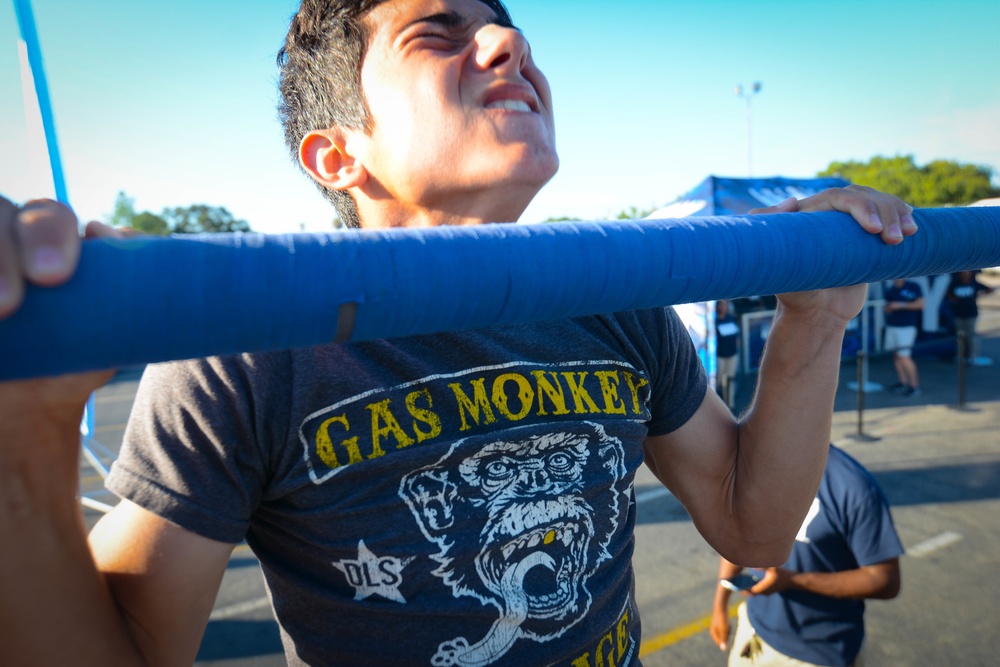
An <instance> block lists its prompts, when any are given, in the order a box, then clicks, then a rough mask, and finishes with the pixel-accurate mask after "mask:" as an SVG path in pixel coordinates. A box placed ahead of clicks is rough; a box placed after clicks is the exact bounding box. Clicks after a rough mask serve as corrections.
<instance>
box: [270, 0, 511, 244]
mask: <svg viewBox="0 0 1000 667" xmlns="http://www.w3.org/2000/svg"><path fill="white" fill-rule="evenodd" d="M383 2H386V0H302V4H301V5H300V7H299V11H298V12H297V13H296V14H295V16H294V17H293V18H292V23H291V26H289V28H288V35H287V36H286V38H285V45H284V46H283V47H282V48H281V50H280V51H279V52H278V67H279V68H280V70H281V71H280V75H279V80H278V90H279V93H280V95H281V101H280V103H279V104H278V115H279V117H280V119H281V123H282V125H283V126H284V128H285V144H286V145H287V146H288V150H289V151H290V152H291V154H292V159H293V160H294V161H295V163H296V164H298V152H299V144H300V143H301V142H302V138H303V137H305V135H306V134H308V133H309V132H311V131H313V130H320V129H328V128H332V127H339V128H343V129H349V130H358V129H363V130H364V131H366V132H370V131H371V129H372V127H371V114H370V112H369V110H368V105H367V103H366V101H365V97H364V93H363V91H362V90H361V62H362V60H363V59H364V55H365V52H366V50H367V48H368V42H369V39H370V36H371V35H370V27H369V26H368V25H367V24H366V23H365V20H364V19H365V17H366V16H367V15H368V13H369V12H370V11H371V10H372V9H374V8H375V7H377V6H378V5H380V4H382V3H383ZM480 2H482V3H483V4H484V5H486V6H488V7H489V8H490V9H492V10H493V11H494V12H496V14H497V16H498V18H499V20H500V23H502V24H504V25H511V18H510V13H509V12H508V11H507V8H506V7H504V6H503V3H502V2H501V0H480ZM319 187H320V190H321V191H322V192H323V195H324V196H325V197H326V198H327V199H329V200H330V201H331V202H333V205H334V207H336V209H337V215H338V216H339V217H340V220H341V221H342V222H343V223H344V224H345V225H346V226H348V227H360V220H359V219H358V207H357V204H356V203H355V201H354V197H352V196H351V194H350V193H349V192H347V191H344V190H331V189H329V188H326V187H323V186H322V185H321V186H319Z"/></svg>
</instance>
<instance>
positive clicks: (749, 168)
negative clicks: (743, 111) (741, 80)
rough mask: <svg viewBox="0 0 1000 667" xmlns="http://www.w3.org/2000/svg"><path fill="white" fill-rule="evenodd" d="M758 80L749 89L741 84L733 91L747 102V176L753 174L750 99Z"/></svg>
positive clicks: (758, 90) (756, 91) (757, 91)
mask: <svg viewBox="0 0 1000 667" xmlns="http://www.w3.org/2000/svg"><path fill="white" fill-rule="evenodd" d="M760 87H761V86H760V81H754V82H753V86H751V87H750V89H749V90H744V89H743V86H742V85H740V86H736V89H735V90H734V92H735V93H736V96H737V97H742V98H743V99H744V100H746V103H747V176H751V177H752V176H753V143H752V141H751V139H750V137H751V134H750V100H751V99H753V96H754V95H756V94H757V93H759V92H760Z"/></svg>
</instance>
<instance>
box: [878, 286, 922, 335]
mask: <svg viewBox="0 0 1000 667" xmlns="http://www.w3.org/2000/svg"><path fill="white" fill-rule="evenodd" d="M923 295H924V293H923V290H921V289H920V285H918V284H917V283H915V282H911V281H909V280H907V281H906V282H905V283H903V285H902V287H896V285H895V283H893V285H892V286H891V287H889V288H888V289H887V290H886V291H885V301H886V303H888V302H890V301H897V302H900V301H901V302H903V303H913V302H914V301H916V300H917V299H919V298H920V297H922V296H923ZM921 317H922V315H921V313H920V311H919V310H894V311H893V312H891V313H886V314H885V323H886V324H887V325H888V326H890V327H915V326H919V325H920V318H921Z"/></svg>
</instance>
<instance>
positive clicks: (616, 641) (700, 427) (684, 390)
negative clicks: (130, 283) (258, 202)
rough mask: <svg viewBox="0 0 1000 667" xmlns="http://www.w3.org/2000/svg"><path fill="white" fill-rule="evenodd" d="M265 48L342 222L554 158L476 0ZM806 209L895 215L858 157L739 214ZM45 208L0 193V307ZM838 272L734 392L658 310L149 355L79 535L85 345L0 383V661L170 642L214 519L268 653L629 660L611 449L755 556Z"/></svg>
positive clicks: (521, 49)
mask: <svg viewBox="0 0 1000 667" xmlns="http://www.w3.org/2000/svg"><path fill="white" fill-rule="evenodd" d="M279 63H280V67H281V73H280V75H279V80H280V86H281V97H282V106H281V116H282V118H283V121H284V125H285V130H286V143H287V145H288V148H289V150H290V152H291V153H292V155H294V156H295V158H296V160H297V162H298V163H299V165H300V166H301V167H302V169H303V170H304V171H305V172H306V173H307V174H308V175H309V177H310V178H311V179H312V180H313V181H314V182H315V183H316V184H317V185H318V186H319V188H320V189H321V190H322V191H323V193H324V194H326V195H327V196H328V197H329V198H330V199H331V201H332V202H333V203H334V205H335V206H336V207H337V209H338V212H339V213H340V218H341V219H342V220H344V221H345V223H346V224H348V225H349V226H352V227H361V228H362V229H372V230H374V229H384V228H389V227H427V226H440V225H479V224H488V223H513V222H515V221H517V220H518V219H519V218H520V217H521V215H522V213H523V212H524V210H525V208H526V207H527V206H528V204H529V202H530V201H531V200H532V199H533V198H534V197H535V195H536V194H537V193H538V191H539V190H541V188H542V186H543V185H544V184H545V183H546V182H548V180H549V179H550V178H551V177H552V176H553V175H554V174H555V172H556V169H557V168H558V164H559V160H558V156H557V154H556V150H555V116H554V113H553V110H552V109H553V107H552V97H551V93H550V89H549V86H548V83H547V81H546V79H545V77H544V75H543V74H542V72H541V70H539V68H538V67H537V66H536V65H535V63H534V60H533V59H532V56H531V48H530V47H529V45H528V42H527V39H526V38H525V36H524V34H523V33H522V32H521V31H520V30H518V29H517V28H516V27H515V26H514V24H513V22H512V19H511V17H510V15H509V14H508V12H507V10H506V9H505V8H504V7H503V5H502V4H501V3H500V2H499V0H483V1H482V2H479V1H477V0H385V1H384V2H379V1H378V0H303V2H302V4H301V6H300V8H299V11H298V13H297V14H296V16H295V18H294V19H293V21H292V23H291V26H290V28H289V32H288V35H287V39H286V42H285V46H284V48H283V49H282V51H281V56H280V60H279ZM233 140H236V139H233ZM239 140H243V138H240V139H239ZM224 176H225V175H220V177H224ZM824 210H839V211H843V212H847V213H851V214H852V215H853V216H854V217H855V219H856V220H857V221H858V223H859V224H860V225H862V227H863V228H864V229H866V230H867V231H868V232H869V233H872V234H879V235H880V236H881V238H882V240H883V241H884V242H885V243H887V244H892V245H895V244H899V243H902V242H903V239H904V237H906V236H910V235H912V234H914V233H916V232H917V226H916V224H915V222H914V220H913V217H912V208H910V207H909V206H908V205H907V204H905V203H904V202H903V201H901V200H899V199H898V198H896V197H892V196H889V195H885V194H883V193H879V192H876V191H874V190H871V189H869V188H863V187H859V186H848V187H846V188H843V189H838V188H835V189H832V190H828V191H825V192H822V193H819V194H817V195H813V196H811V197H807V198H805V199H803V200H801V201H798V200H796V199H794V198H791V199H789V200H786V201H785V202H783V203H782V204H779V205H778V206H775V207H771V208H769V209H763V210H761V211H759V212H761V213H785V212H794V211H824ZM98 231H102V230H99V229H97V228H94V227H93V226H92V227H91V228H90V231H89V232H88V233H90V234H96V233H98ZM107 231H108V230H103V232H107ZM348 233H363V232H348ZM77 234H78V232H77V221H76V217H75V215H74V214H73V213H72V211H70V210H69V209H68V208H66V207H64V206H61V205H59V204H57V203H55V202H44V201H32V202H27V203H26V204H25V205H24V206H15V205H14V203H13V202H9V201H7V200H6V199H4V198H2V197H0V318H3V317H6V316H8V315H10V314H11V313H13V312H14V311H15V310H16V309H17V307H18V305H19V303H20V300H21V296H22V295H23V292H24V283H25V281H27V282H30V283H33V284H35V285H39V286H54V285H58V284H60V283H62V282H65V281H66V280H68V279H69V277H70V276H71V275H72V273H73V270H74V269H75V266H76V260H77V258H78V257H79V252H80V240H79V238H78V236H77ZM558 259H559V258H558V257H553V258H552V261H553V262H557V261H558ZM189 269H190V267H176V269H175V270H189ZM164 279H165V280H169V276H168V275H165V276H164ZM865 292H866V288H865V286H864V285H855V286H849V287H842V288H837V289H831V290H814V291H807V292H798V293H793V294H783V295H781V297H780V298H779V303H778V312H777V314H776V316H775V319H774V324H773V326H772V328H771V332H770V335H769V336H768V343H767V348H766V349H765V351H764V356H763V358H762V360H761V371H760V376H759V378H760V379H759V382H758V387H757V392H756V394H755V396H754V398H753V401H752V402H751V405H750V406H749V407H748V408H747V410H746V412H745V414H744V415H743V416H742V417H741V418H740V419H739V420H737V419H735V418H734V417H733V415H732V413H731V412H730V411H729V409H728V408H727V407H726V406H725V405H723V404H722V401H721V400H719V398H718V397H717V396H716V395H715V392H714V391H711V389H710V388H709V387H708V382H707V378H706V376H705V373H704V368H703V367H702V365H701V361H700V359H699V358H698V356H697V354H696V351H695V349H694V346H693V344H692V341H691V339H690V337H689V336H688V335H687V332H686V330H685V328H684V326H683V323H682V322H681V321H680V319H679V318H678V316H677V314H676V312H675V311H674V310H673V309H669V308H652V309H648V310H641V311H625V312H620V313H613V314H608V315H601V316H593V317H583V318H574V319H572V320H557V321H547V322H534V323H525V324H515V325H507V326H499V325H498V326H495V327H487V328H483V329H478V330H470V331H461V332H451V333H442V334H434V335H426V336H411V337H407V338H400V339H393V340H375V341H363V342H349V343H345V344H343V345H336V344H328V345H320V346H316V347H311V348H299V349H294V350H284V351H270V352H261V353H248V354H239V355H232V356H224V357H211V358H208V359H197V360H188V361H180V362H172V363H165V364H152V365H150V366H149V367H147V368H146V370H145V372H144V373H143V377H142V382H141V384H140V388H139V391H138V395H137V398H136V402H135V406H134V408H133V411H132V415H131V417H130V420H129V425H128V428H127V429H126V434H125V438H124V442H123V444H122V448H121V451H120V454H119V457H118V459H117V461H116V462H115V465H114V467H113V469H112V472H111V474H110V476H109V477H108V480H107V486H108V488H109V489H110V490H111V491H113V492H115V493H116V494H118V495H119V496H120V497H121V498H122V499H121V501H120V502H119V504H118V505H117V506H116V507H115V509H113V510H112V511H111V512H110V513H108V514H107V515H105V516H104V518H103V519H101V521H100V522H99V523H98V524H97V525H96V526H95V527H94V529H93V530H92V531H91V532H90V534H89V536H88V535H86V534H85V532H84V522H83V520H82V516H81V512H80V502H79V500H78V499H77V497H76V493H77V489H78V484H79V480H78V478H79V463H78V457H79V449H80V443H79V429H78V426H79V423H80V418H81V415H82V414H83V408H84V406H85V404H86V400H87V397H88V396H89V395H90V394H91V392H92V391H94V390H95V389H96V388H97V387H98V386H100V385H101V384H102V383H103V382H104V381H106V380H107V378H108V374H107V373H96V374H84V375H73V376H68V377H60V378H46V379H41V380H30V381H25V382H11V383H0V591H2V595H0V620H2V625H3V635H2V637H3V641H0V665H4V666H5V667H7V666H8V665H10V666H13V665H73V666H74V667H80V666H84V665H95V666H97V665H100V666H105V665H116V666H118V665H183V664H186V665H190V664H192V663H193V662H194V661H195V658H196V656H197V653H198V646H199V643H200V641H201V637H202V634H203V633H204V631H205V628H206V625H207V623H208V622H209V619H210V618H211V612H212V608H213V605H214V603H215V599H216V594H217V592H218V590H219V584H220V582H221V581H222V578H223V575H224V574H225V572H226V569H227V566H228V564H229V560H230V556H231V554H232V552H233V549H234V548H235V547H236V545H238V544H239V543H240V542H241V541H243V540H246V542H247V544H248V545H249V546H250V548H251V549H252V550H253V551H254V553H255V554H256V556H257V558H258V560H259V562H260V565H261V570H262V572H263V574H264V578H265V581H266V584H267V587H268V597H269V599H270V600H271V601H272V608H273V611H274V613H275V617H276V619H277V621H278V624H279V627H280V631H281V637H282V640H283V643H284V646H285V652H286V660H287V662H288V664H289V665H293V666H295V667H299V666H302V665H358V664H365V665H438V666H445V665H480V666H482V667H486V666H487V665H489V666H493V667H499V666H501V665H518V666H520V665H537V664H558V665H565V666H567V667H568V666H569V665H598V664H612V663H613V664H615V665H617V667H627V666H630V665H638V664H639V657H638V653H639V645H640V641H641V636H640V628H641V623H640V620H639V618H638V616H639V609H638V607H637V605H636V600H635V594H634V591H635V583H634V577H633V571H632V565H631V554H632V551H633V545H634V530H633V529H634V526H635V523H636V517H635V511H636V509H635V508H636V503H635V495H634V478H635V473H636V470H638V468H639V466H640V465H641V464H642V463H643V462H645V463H646V464H647V465H648V466H649V468H650V470H652V471H653V473H654V474H655V475H657V476H658V478H659V479H660V481H662V482H663V483H664V484H665V485H666V486H667V487H668V488H669V489H670V490H671V492H672V493H673V495H674V496H675V497H676V498H677V499H678V500H679V501H680V502H681V503H682V504H683V505H684V507H685V509H686V510H687V511H688V513H689V514H690V515H691V518H692V521H693V523H694V525H695V526H697V528H698V530H699V531H701V534H702V535H704V536H705V538H706V540H707V541H708V542H709V544H711V545H712V547H713V548H714V549H715V550H716V551H717V552H718V553H720V554H722V555H725V556H727V557H728V558H731V559H733V560H734V561H737V562H743V563H748V564H753V565H760V566H767V565H777V564H779V563H782V562H784V561H785V559H786V558H787V555H788V553H789V551H790V550H791V548H792V544H793V542H794V537H795V531H796V530H797V529H798V527H799V526H800V525H801V524H802V520H803V517H805V516H806V513H807V512H808V510H809V506H810V503H811V502H812V499H813V498H814V497H815V494H816V489H817V487H818V486H819V484H820V480H821V478H822V476H823V468H824V465H825V462H826V458H827V445H828V443H829V437H830V427H831V421H832V409H831V408H832V406H833V399H834V395H835V393H836V391H837V384H838V373H839V369H840V350H841V341H842V340H843V337H844V332H845V330H846V328H847V325H848V323H849V322H850V320H851V319H853V318H854V317H855V316H856V315H857V314H858V312H859V311H860V309H861V307H862V305H863V304H864V300H865ZM53 317H56V315H53ZM85 353H86V351H85V350H84V351H82V352H81V354H85ZM737 481H738V483H736V482H737ZM414 628H419V631H417V632H414V631H413V630H414ZM54 638H57V639H56V640H54Z"/></svg>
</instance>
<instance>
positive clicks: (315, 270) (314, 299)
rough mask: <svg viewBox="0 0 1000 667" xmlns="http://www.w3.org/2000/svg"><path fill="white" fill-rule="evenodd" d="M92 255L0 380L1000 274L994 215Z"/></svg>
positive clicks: (17, 329)
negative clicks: (885, 233) (891, 240)
mask: <svg viewBox="0 0 1000 667" xmlns="http://www.w3.org/2000/svg"><path fill="white" fill-rule="evenodd" d="M914 218H915V219H916V221H917V223H918V225H919V226H920V232H919V233H918V234H917V235H916V236H914V237H911V238H909V239H907V240H906V241H905V242H904V243H903V244H901V245H898V246H887V245H885V244H883V243H882V241H881V240H880V239H879V238H878V237H876V236H873V235H870V234H868V233H866V232H864V231H863V230H862V229H861V228H860V227H859V226H858V225H857V223H855V222H854V221H853V220H851V219H850V218H849V217H848V216H847V215H845V214H841V213H788V214H780V215H770V216H735V217H725V218H688V219H682V220H627V221H614V222H574V223H555V224H540V225H513V224H495V225H482V226H478V227H453V228H436V229H420V230H415V229H395V230H385V231H365V232H334V233H330V234H294V235H273V236H265V235H258V234H218V235H207V236H200V237H173V238H169V239H163V238H146V239H130V240H126V241H113V242H109V241H87V242H85V243H84V247H83V255H82V259H81V264H80V269H79V271H78V272H77V274H76V276H75V277H74V278H73V279H72V280H71V281H70V282H69V283H68V284H67V285H65V286H63V287H59V288H56V289H40V288H35V287H29V290H28V294H27V297H26V299H25V304H24V306H23V307H22V308H21V310H20V311H19V312H18V313H17V314H15V315H14V316H13V317H12V318H10V319H8V320H5V321H2V322H0V379H14V378H25V377H36V376H43V375H53V374H59V373H66V372H71V371H82V370H93V369H100V368H114V367H117V366H123V365H131V364H138V363H146V362H155V361H164V360H169V359H185V358H192V357H203V356H210V355H217V354H231V353H236V352H249V351H259V350H268V349H284V348H291V347H300V346H309V345H317V344H322V343H328V342H331V341H333V340H334V338H335V337H336V336H337V327H338V316H339V313H340V310H341V306H342V305H344V304H356V318H355V319H354V322H353V327H347V328H346V329H345V327H343V326H342V330H341V332H340V335H341V337H345V336H346V335H349V338H350V340H367V339H374V338H391V337H397V336H407V335H412V334H423V333H432V332H439V331H451V330H459V329H466V328H474V327H483V326H488V325H493V324H508V323H516V322H527V321H534V320H545V319H557V318H563V317H575V316H581V315H588V314H595V313H606V312H613V311H616V310H624V309H629V308H643V307H652V306H667V305H673V304H679V303H689V302H694V301H708V300H712V299H721V298H734V297H740V296H749V295H755V294H779V293H783V292H790V291H798V290H806V289H817V288H825V287H836V286H841V285H850V284H856V283H862V282H874V281H877V280H885V279H890V278H896V277H905V276H920V275H935V274H941V273H948V272H952V271H959V270H964V269H978V268H983V267H987V266H998V265H1000V208H991V207H982V208H947V209H921V210H917V211H915V212H914Z"/></svg>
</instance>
